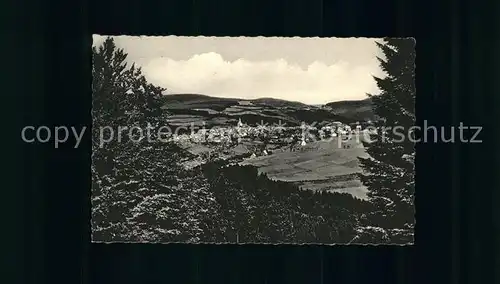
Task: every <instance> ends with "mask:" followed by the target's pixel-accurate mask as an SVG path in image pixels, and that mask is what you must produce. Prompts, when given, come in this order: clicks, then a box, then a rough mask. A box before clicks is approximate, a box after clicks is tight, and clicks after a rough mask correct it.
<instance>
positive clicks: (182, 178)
mask: <svg viewBox="0 0 500 284" xmlns="http://www.w3.org/2000/svg"><path fill="white" fill-rule="evenodd" d="M126 57H127V55H126V53H125V52H124V51H123V50H122V49H119V48H117V47H116V45H115V43H114V40H113V39H112V38H107V39H106V40H105V41H104V43H103V44H102V45H101V46H100V47H98V48H96V47H94V48H93V65H92V73H93V74H92V75H93V84H92V90H93V94H92V95H93V96H92V100H93V109H92V119H93V132H92V134H93V137H92V138H93V139H92V141H93V145H92V146H93V148H92V185H93V187H92V208H93V210H92V228H93V239H94V240H104V241H148V242H172V241H184V242H189V241H193V242H196V241H199V240H200V239H201V238H202V237H206V236H203V230H204V228H206V227H208V226H207V225H206V224H203V222H205V221H207V220H210V216H212V215H213V214H214V212H213V211H214V210H216V206H214V205H215V199H214V198H213V197H211V195H210V193H209V192H208V191H207V190H206V189H205V188H203V187H202V186H200V183H198V182H197V180H196V178H191V177H189V176H188V175H186V170H185V169H184V168H183V167H182V166H181V164H182V162H183V161H185V160H186V159H188V158H189V155H188V154H187V153H186V152H185V151H184V150H182V149H181V148H180V147H178V146H177V145H175V144H174V143H172V142H165V141H163V140H161V139H159V138H160V137H158V136H157V132H156V131H154V128H158V127H160V126H164V122H165V121H166V119H165V118H166V115H167V114H166V113H164V112H163V110H162V109H161V106H162V92H163V91H164V89H163V88H159V87H156V86H154V85H152V84H150V83H148V82H147V80H146V79H145V77H144V76H143V75H142V72H141V69H140V68H136V67H135V66H134V65H132V66H130V67H128V66H127V64H126V62H125V60H126ZM106 127H107V128H108V130H107V131H103V130H102V128H106ZM133 127H136V131H132V130H131V129H132V128H133ZM119 128H121V129H124V130H125V131H123V132H121V135H120V134H119ZM141 132H142V135H141ZM101 133H108V134H109V135H111V134H112V137H104V138H110V139H106V141H107V142H106V143H100V142H101V140H102V138H103V137H102V136H101ZM130 134H131V135H130ZM140 136H142V139H141V137H140ZM200 176H201V175H200Z"/></svg>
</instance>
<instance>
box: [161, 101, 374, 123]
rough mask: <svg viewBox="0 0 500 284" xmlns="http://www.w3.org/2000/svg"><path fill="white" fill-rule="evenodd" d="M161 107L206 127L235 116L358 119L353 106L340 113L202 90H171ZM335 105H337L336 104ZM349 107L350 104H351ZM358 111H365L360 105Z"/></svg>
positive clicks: (298, 120)
mask: <svg viewBox="0 0 500 284" xmlns="http://www.w3.org/2000/svg"><path fill="white" fill-rule="evenodd" d="M164 103H165V104H164V107H163V108H164V109H165V110H167V111H168V112H169V113H170V114H171V115H172V116H173V119H174V120H175V119H176V116H178V118H179V119H180V118H182V121H183V123H186V122H187V123H189V122H190V120H189V118H190V117H192V119H193V121H196V122H199V121H200V120H203V121H205V123H206V125H207V126H208V127H210V126H221V125H226V124H231V125H234V124H235V123H236V122H237V121H238V119H239V118H241V119H242V120H243V121H244V122H245V123H248V124H250V125H255V124H258V123H262V122H264V123H269V124H273V123H278V122H280V121H281V123H286V125H288V126H296V125H300V123H301V122H306V123H314V122H321V121H341V122H343V123H351V122H355V121H356V120H358V117H357V116H353V113H352V112H353V111H354V112H355V111H356V110H355V109H353V110H351V111H348V112H344V113H345V114H346V115H344V113H336V112H335V111H332V110H329V109H325V108H323V107H321V106H312V105H306V104H304V103H300V102H293V101H287V100H281V99H274V98H259V99H252V100H248V99H237V98H218V97H212V96H207V95H202V94H174V95H165V96H164ZM337 109H338V108H337ZM351 109H352V107H351ZM360 110H361V111H366V110H364V109H363V108H362V107H361V108H360Z"/></svg>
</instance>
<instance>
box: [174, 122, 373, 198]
mask: <svg viewBox="0 0 500 284" xmlns="http://www.w3.org/2000/svg"><path fill="white" fill-rule="evenodd" d="M371 125H373V122H372V121H370V120H368V121H363V122H354V123H349V124H348V123H342V122H340V121H323V122H320V123H319V124H317V125H310V124H306V123H302V124H301V125H299V126H295V125H294V126H289V127H287V125H286V124H284V123H277V124H266V123H264V122H262V123H257V124H256V125H249V124H247V123H245V121H243V120H242V119H241V118H240V119H238V122H237V123H236V124H235V125H229V126H218V127H212V128H208V129H207V128H204V127H201V128H198V129H195V128H194V127H193V126H191V129H190V130H188V131H185V133H181V134H173V135H171V137H169V139H168V140H167V141H173V142H175V143H176V144H178V145H179V146H181V147H182V148H184V149H185V150H187V151H188V152H190V153H191V154H192V158H191V159H188V160H186V161H184V162H183V163H182V164H183V165H184V167H186V168H188V169H189V168H195V167H197V166H199V165H202V164H205V163H207V162H209V161H212V160H217V159H220V160H226V161H227V162H228V164H229V165H235V164H239V165H253V166H256V167H257V168H259V171H260V172H264V173H266V174H267V175H268V176H269V177H270V178H272V179H274V180H282V181H287V182H293V183H295V184H297V185H299V186H301V188H303V189H311V190H326V191H337V192H346V193H350V194H353V195H354V196H356V197H358V198H362V199H363V198H364V197H365V194H366V190H365V189H364V187H363V186H362V185H361V184H360V182H359V181H358V179H357V176H356V174H357V173H358V172H359V171H360V169H359V167H358V161H357V159H358V157H365V156H366V153H365V151H364V146H363V143H362V142H363V141H366V139H367V138H368V134H369V133H368V132H367V127H369V126H371ZM183 129H184V130H185V129H186V127H184V128H183ZM174 133H175V131H174Z"/></svg>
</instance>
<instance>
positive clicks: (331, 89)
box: [141, 52, 381, 104]
mask: <svg viewBox="0 0 500 284" xmlns="http://www.w3.org/2000/svg"><path fill="white" fill-rule="evenodd" d="M141 65H142V67H143V68H142V70H143V72H144V74H145V76H146V77H147V79H148V80H149V81H150V82H151V83H154V84H157V85H159V86H162V87H165V88H167V89H168V92H169V93H200V94H206V95H213V96H218V97H241V98H259V97H273V98H279V99H285V100H292V101H301V102H305V103H309V104H321V103H327V102H332V101H338V100H356V99H364V98H366V93H376V92H377V86H376V83H375V81H374V79H373V75H377V76H380V75H381V71H380V68H379V65H378V62H377V60H376V58H375V56H374V57H373V59H372V60H371V61H369V62H366V64H363V65H359V64H357V65H353V64H350V63H349V62H347V61H338V62H336V63H335V64H331V65H327V64H324V63H322V62H319V61H315V62H313V63H311V64H309V66H308V67H307V68H301V67H300V66H299V65H295V64H291V63H288V62H287V61H286V60H285V59H278V60H273V61H247V60H245V59H238V60H235V61H225V60H224V58H223V57H222V56H221V55H220V54H218V53H215V52H209V53H202V54H196V55H194V56H192V57H191V58H189V59H188V60H173V59H170V58H166V57H156V58H150V59H149V60H147V61H146V62H143V64H141Z"/></svg>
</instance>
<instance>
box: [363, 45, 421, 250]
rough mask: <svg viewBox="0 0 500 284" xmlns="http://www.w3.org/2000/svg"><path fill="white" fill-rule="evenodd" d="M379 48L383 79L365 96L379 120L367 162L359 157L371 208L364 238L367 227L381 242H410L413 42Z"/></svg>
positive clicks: (413, 108) (411, 220) (377, 79)
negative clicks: (369, 98)
mask: <svg viewBox="0 0 500 284" xmlns="http://www.w3.org/2000/svg"><path fill="white" fill-rule="evenodd" d="M377 45H378V47H379V48H380V49H381V50H382V52H383V54H384V57H385V58H379V62H380V66H381V68H382V70H383V71H384V72H385V74H386V76H385V77H384V78H377V77H375V80H376V82H377V85H378V87H379V89H380V93H379V94H377V95H369V96H370V97H371V98H372V101H373V105H374V111H375V113H376V115H377V116H378V117H380V118H381V119H380V120H379V121H378V122H377V124H376V126H377V131H376V134H373V135H371V137H370V140H371V141H370V142H364V144H365V148H366V151H367V153H368V154H369V155H370V158H360V162H361V167H362V169H363V173H362V174H361V175H360V179H361V181H362V182H363V184H365V185H366V186H367V187H368V189H369V193H368V196H369V197H370V199H371V202H372V203H373V205H374V211H373V212H371V213H369V214H367V216H366V217H367V223H366V224H365V225H369V226H365V233H369V232H368V231H369V230H366V229H367V228H371V229H372V230H371V231H372V232H375V235H377V234H378V235H379V236H381V237H383V238H384V239H385V241H388V242H412V241H413V227H414V202H413V199H414V198H413V197H414V190H415V174H414V162H413V161H414V156H415V145H414V143H413V142H412V141H411V139H408V137H409V136H408V135H409V132H408V131H410V129H411V127H412V126H413V125H414V124H415V41H414V40H413V39H402V38H401V39H384V41H383V42H382V43H377ZM389 127H390V128H391V129H389ZM402 134H403V135H404V138H403V137H402ZM377 232H378V233H377Z"/></svg>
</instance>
